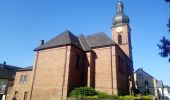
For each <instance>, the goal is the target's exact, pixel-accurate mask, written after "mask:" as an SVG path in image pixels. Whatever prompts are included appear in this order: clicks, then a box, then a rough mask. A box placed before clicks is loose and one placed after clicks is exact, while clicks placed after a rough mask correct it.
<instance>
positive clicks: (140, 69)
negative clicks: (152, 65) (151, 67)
mask: <svg viewBox="0 0 170 100" xmlns="http://www.w3.org/2000/svg"><path fill="white" fill-rule="evenodd" d="M138 71H142V72H143V73H145V74H146V75H148V76H150V77H151V78H154V77H153V76H151V75H150V74H148V73H147V72H145V71H144V70H143V69H142V68H139V69H137V70H136V71H135V73H136V72H138ZM154 79H155V78H154Z"/></svg>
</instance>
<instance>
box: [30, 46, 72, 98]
mask: <svg viewBox="0 0 170 100" xmlns="http://www.w3.org/2000/svg"><path fill="white" fill-rule="evenodd" d="M37 57H38V58H37V61H36V64H35V65H36V66H35V67H36V71H35V73H34V74H35V81H34V84H33V91H32V100H61V98H62V97H63V99H66V96H67V88H68V87H67V86H68V71H69V58H70V46H67V47H66V46H64V47H58V48H53V49H47V50H42V51H39V53H38V56H37Z"/></svg>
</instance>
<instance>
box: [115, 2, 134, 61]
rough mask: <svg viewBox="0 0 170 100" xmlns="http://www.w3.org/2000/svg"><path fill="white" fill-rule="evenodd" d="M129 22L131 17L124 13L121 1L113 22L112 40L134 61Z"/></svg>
mask: <svg viewBox="0 0 170 100" xmlns="http://www.w3.org/2000/svg"><path fill="white" fill-rule="evenodd" d="M129 22H130V20H129V17H128V16H127V15H126V14H125V13H124V6H123V3H122V1H121V0H119V1H118V3H117V14H116V16H115V17H114V19H113V22H112V24H113V26H112V39H113V41H114V42H115V43H117V44H118V45H119V46H120V48H121V49H122V50H123V51H124V53H125V54H126V55H127V56H128V57H129V58H130V59H131V60H132V44H131V29H130V26H129Z"/></svg>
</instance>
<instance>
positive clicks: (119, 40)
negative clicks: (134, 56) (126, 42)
mask: <svg viewBox="0 0 170 100" xmlns="http://www.w3.org/2000/svg"><path fill="white" fill-rule="evenodd" d="M118 44H122V35H120V34H119V35H118Z"/></svg>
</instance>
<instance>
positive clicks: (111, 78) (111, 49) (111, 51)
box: [110, 46, 113, 95]
mask: <svg viewBox="0 0 170 100" xmlns="http://www.w3.org/2000/svg"><path fill="white" fill-rule="evenodd" d="M110 67H111V83H112V95H113V66H112V46H110Z"/></svg>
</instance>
